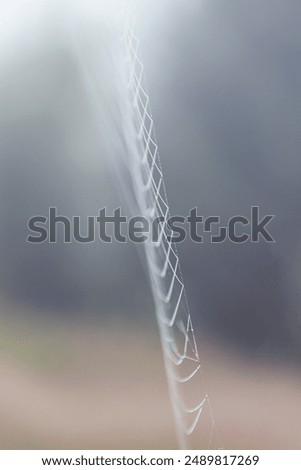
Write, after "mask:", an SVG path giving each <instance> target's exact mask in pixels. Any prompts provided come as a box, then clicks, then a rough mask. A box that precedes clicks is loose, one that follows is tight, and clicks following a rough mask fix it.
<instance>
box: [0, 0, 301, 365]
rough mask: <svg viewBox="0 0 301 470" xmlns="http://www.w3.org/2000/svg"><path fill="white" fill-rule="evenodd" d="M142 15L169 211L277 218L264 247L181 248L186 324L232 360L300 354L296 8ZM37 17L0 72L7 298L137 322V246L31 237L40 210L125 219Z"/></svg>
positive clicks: (93, 130)
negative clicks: (237, 355)
mask: <svg viewBox="0 0 301 470" xmlns="http://www.w3.org/2000/svg"><path fill="white" fill-rule="evenodd" d="M139 14H140V15H141V16H140V17H139V18H141V20H140V22H138V24H137V32H138V36H140V38H141V54H142V57H143V60H144V63H145V68H146V77H147V82H148V88H149V92H150V95H151V100H152V108H153V114H154V119H155V125H156V130H157V137H158V143H159V146H160V152H161V158H162V165H163V170H164V173H165V180H166V186H167V191H168V194H169V200H170V205H171V211H172V214H173V215H175V214H180V215H184V216H185V215H187V214H188V210H189V209H190V208H192V207H196V206H197V207H198V212H199V213H200V214H201V215H204V216H208V215H220V216H222V217H223V220H226V219H227V218H228V217H230V216H232V215H237V214H239V215H245V216H248V215H249V213H250V207H251V206H252V205H259V206H260V210H261V213H262V214H263V215H264V214H265V213H267V214H275V216H276V218H275V221H273V223H272V224H271V232H272V234H273V236H274V238H276V241H277V243H276V244H273V245H268V244H266V243H265V242H261V243H259V244H248V243H247V244H244V245H242V246H240V245H233V244H232V243H230V242H229V243H224V244H222V245H220V246H211V245H210V244H208V243H206V244H203V245H197V244H193V243H191V242H189V240H188V241H186V242H185V243H183V244H182V245H181V246H179V252H180V256H181V261H182V267H183V273H184V280H185V283H186V287H187V293H188V299H189V303H190V306H191V312H192V316H193V319H194V321H195V323H196V325H197V327H198V328H200V329H201V331H203V332H204V331H208V333H210V334H212V335H214V336H215V337H217V338H219V340H220V341H224V342H225V343H226V344H228V345H230V346H231V347H232V346H233V347H235V348H239V350H240V352H241V353H244V354H245V353H247V354H249V355H251V356H252V357H261V356H262V355H268V356H270V357H271V358H274V359H276V360H279V359H281V358H285V359H286V360H292V361H293V360H294V361H295V360H296V361H299V360H300V352H301V348H300V305H301V302H300V276H301V250H300V248H301V247H300V241H299V240H300V228H301V227H300V221H299V214H300V205H301V201H300V194H299V193H300V189H299V182H300V176H301V163H300V154H299V152H300V141H301V133H300V122H301V119H300V118H301V101H300V79H301V76H300V75H301V65H300V45H301V32H300V24H299V23H300V22H299V18H300V15H301V4H300V2H299V1H297V0H296V1H292V0H289V1H286V2H283V1H279V0H253V1H252V2H251V1H249V2H246V1H241V0H229V1H227V2H225V1H222V0H210V1H209V0H207V1H191V2H190V3H189V5H187V2H184V1H180V0H177V1H172V2H170V1H164V2H154V3H152V5H148V7H147V9H146V10H145V11H140V13H139ZM43 21H44V22H43V25H44V26H43V27H42V28H40V29H39V28H36V29H35V28H31V29H28V30H26V32H27V35H26V36H27V40H26V41H25V42H24V43H23V42H22V41H19V42H18V41H17V42H16V44H15V48H14V49H13V51H12V52H11V54H10V56H9V60H8V59H7V57H5V59H3V60H2V63H1V89H0V102H1V106H0V109H1V111H0V112H1V115H0V126H1V127H0V132H1V134H0V156H1V158H0V165H1V168H0V175H1V176H0V188H1V189H0V191H1V198H0V217H1V225H0V285H1V294H2V299H5V301H9V302H13V303H15V304H16V305H17V306H18V309H17V310H16V311H17V312H22V306H25V307H26V309H27V310H32V311H34V312H36V314H37V315H39V317H43V316H45V317H46V316H49V315H52V316H57V317H60V316H61V317H62V318H63V317H67V318H71V319H74V318H75V319H78V320H80V321H81V320H83V319H85V320H88V319H89V318H90V317H91V318H93V319H95V318H99V320H100V322H105V321H108V319H109V320H110V321H113V322H114V318H120V317H121V318H124V319H126V318H127V317H128V318H133V317H136V318H137V319H139V318H141V315H144V314H145V312H147V313H148V312H151V311H152V300H151V296H150V291H149V288H148V285H147V279H146V277H145V276H144V271H143V268H142V266H141V265H140V261H139V257H138V256H137V253H136V249H135V247H134V246H132V245H130V244H129V245H124V244H122V245H118V244H116V243H114V244H112V245H105V244H102V243H100V242H98V243H95V244H93V245H89V246H88V245H86V246H85V245H78V244H72V245H71V246H67V245H64V244H63V243H62V242H61V243H58V244H57V245H53V246H51V245H48V244H42V245H34V246H30V245H28V244H27V243H26V241H25V240H26V236H27V227H26V224H27V220H28V218H29V217H31V216H33V215H40V214H41V215H47V212H48V208H49V206H56V207H57V208H58V210H59V211H60V212H61V213H62V214H64V215H67V216H68V215H70V216H72V215H83V216H87V215H95V214H97V212H98V210H99V209H100V208H102V207H104V206H107V207H108V211H110V209H111V210H112V209H113V208H114V207H119V206H120V205H122V206H123V207H124V210H125V211H126V206H125V205H123V199H122V198H121V199H120V191H119V189H118V185H119V183H118V179H117V178H115V177H114V173H113V172H112V169H111V168H110V167H111V165H110V159H111V158H113V156H112V155H110V154H109V152H108V149H107V146H106V145H105V144H104V142H105V140H106V139H107V136H106V132H105V131H104V129H102V128H101V126H99V125H98V123H97V119H96V116H95V113H94V110H93V107H92V106H91V103H90V99H89V96H88V93H87V91H86V89H85V87H84V83H83V80H82V75H81V70H80V67H79V64H78V62H77V60H76V57H75V55H74V52H73V51H72V48H70V46H69V44H68V41H67V40H66V37H65V34H64V27H63V25H62V23H61V22H60V20H59V19H57V18H56V15H55V13H53V16H52V17H51V21H50V20H49V17H46V18H45V19H44V20H43ZM45 25H47V27H46V26H45ZM106 50H109V48H108V47H107V45H106V44H105V40H104V51H106ZM20 314H22V313H20Z"/></svg>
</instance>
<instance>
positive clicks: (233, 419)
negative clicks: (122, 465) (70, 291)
mask: <svg viewBox="0 0 301 470" xmlns="http://www.w3.org/2000/svg"><path fill="white" fill-rule="evenodd" d="M132 326H133V325H132ZM0 340H1V343H0V344H1V346H0V352H1V354H0V373H1V387H0V442H1V448H2V449H28V448H29V449H118V448H119V449H120V448H121V449H160V448H163V449H164V448H165V449H166V448H176V447H177V444H176V439H175V432H174V427H173V417H172V413H171V408H170V404H169V397H168V393H167V386H166V380H165V375H164V369H163V365H162V358H161V349H160V344H159V340H158V336H157V334H156V331H154V330H152V329H151V331H150V332H149V330H148V329H146V328H145V329H143V328H139V330H135V331H134V330H133V329H132V328H127V329H125V328H124V327H122V324H120V326H119V327H118V326H116V325H115V327H114V328H113V327H109V326H106V327H104V328H103V329H102V330H99V329H97V328H92V327H90V328H88V327H85V326H83V325H82V326H76V325H73V326H70V325H68V326H67V325H65V326H62V325H61V326H60V327H58V326H56V327H55V326H54V325H53V324H47V325H45V326H44V328H42V327H41V325H40V326H39V327H35V328H33V327H31V328H30V329H26V328H25V329H24V324H23V327H22V328H21V327H19V329H18V328H16V326H14V327H12V324H11V322H10V321H8V320H7V319H3V321H2V332H1V334H0ZM200 346H201V354H202V357H203V359H204V371H205V375H206V382H207V386H208V389H209V393H210V395H211V402H212V407H213V409H214V412H215V417H216V422H217V425H218V431H219V434H220V436H221V441H222V442H221V443H222V446H223V447H224V448H232V449H233V448H235V449H253V448H254V449H257V448H260V449H262V448H276V449H277V448H279V449H285V448H293V449H300V448H301V407H300V401H301V379H300V371H298V370H297V369H296V370H294V369H293V368H291V367H289V366H288V365H286V366H285V365H282V366H281V367H280V366H275V365H274V366H271V365H268V364H267V363H266V362H265V363H263V364H262V366H258V365H255V364H252V363H248V362H247V361H243V360H239V359H238V358H237V355H234V354H232V355H231V354H230V353H229V352H226V351H225V350H222V349H219V348H217V347H216V344H214V342H213V341H212V340H210V344H209V343H208V342H203V343H202V344H201V345H200Z"/></svg>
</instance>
